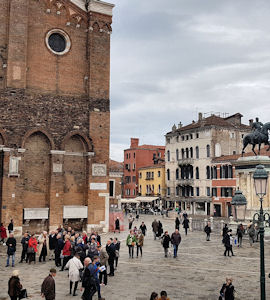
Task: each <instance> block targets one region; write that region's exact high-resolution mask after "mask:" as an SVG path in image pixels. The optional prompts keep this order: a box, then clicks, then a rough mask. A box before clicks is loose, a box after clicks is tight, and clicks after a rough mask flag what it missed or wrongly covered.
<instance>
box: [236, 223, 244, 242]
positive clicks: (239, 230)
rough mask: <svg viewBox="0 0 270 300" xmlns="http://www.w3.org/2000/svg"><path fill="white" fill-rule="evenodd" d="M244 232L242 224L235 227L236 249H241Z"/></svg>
mask: <svg viewBox="0 0 270 300" xmlns="http://www.w3.org/2000/svg"><path fill="white" fill-rule="evenodd" d="M244 232H245V229H244V226H243V224H242V223H241V224H240V225H238V226H237V231H236V235H237V244H238V247H242V239H243V235H244Z"/></svg>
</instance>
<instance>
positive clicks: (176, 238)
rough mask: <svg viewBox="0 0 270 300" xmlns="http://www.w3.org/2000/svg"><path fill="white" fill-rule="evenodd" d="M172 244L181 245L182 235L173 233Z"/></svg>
mask: <svg viewBox="0 0 270 300" xmlns="http://www.w3.org/2000/svg"><path fill="white" fill-rule="evenodd" d="M171 243H172V244H173V245H177V246H178V245H179V244H180V243H181V235H180V233H177V234H176V233H175V232H174V233H173V234H172V236H171Z"/></svg>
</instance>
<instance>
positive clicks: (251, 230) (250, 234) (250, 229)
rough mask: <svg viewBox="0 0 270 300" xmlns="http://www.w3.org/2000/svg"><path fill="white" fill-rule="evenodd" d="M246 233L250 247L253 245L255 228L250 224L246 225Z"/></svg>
mask: <svg viewBox="0 0 270 300" xmlns="http://www.w3.org/2000/svg"><path fill="white" fill-rule="evenodd" d="M247 232H248V237H249V244H250V246H251V247H252V246H253V243H254V240H255V227H254V224H253V223H250V224H249V225H248V230H247Z"/></svg>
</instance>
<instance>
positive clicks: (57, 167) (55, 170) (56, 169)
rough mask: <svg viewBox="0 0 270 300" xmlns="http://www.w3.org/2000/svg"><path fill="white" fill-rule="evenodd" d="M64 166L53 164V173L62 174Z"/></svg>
mask: <svg viewBox="0 0 270 300" xmlns="http://www.w3.org/2000/svg"><path fill="white" fill-rule="evenodd" d="M62 169H63V165H62V164H59V163H54V164H53V173H62Z"/></svg>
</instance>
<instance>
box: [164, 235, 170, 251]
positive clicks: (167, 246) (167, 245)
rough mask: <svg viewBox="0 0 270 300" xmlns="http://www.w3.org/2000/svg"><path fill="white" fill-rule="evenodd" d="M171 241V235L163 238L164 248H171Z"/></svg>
mask: <svg viewBox="0 0 270 300" xmlns="http://www.w3.org/2000/svg"><path fill="white" fill-rule="evenodd" d="M170 241H171V238H170V236H169V235H164V236H163V240H162V246H163V248H165V249H167V248H169V247H170Z"/></svg>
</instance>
